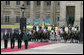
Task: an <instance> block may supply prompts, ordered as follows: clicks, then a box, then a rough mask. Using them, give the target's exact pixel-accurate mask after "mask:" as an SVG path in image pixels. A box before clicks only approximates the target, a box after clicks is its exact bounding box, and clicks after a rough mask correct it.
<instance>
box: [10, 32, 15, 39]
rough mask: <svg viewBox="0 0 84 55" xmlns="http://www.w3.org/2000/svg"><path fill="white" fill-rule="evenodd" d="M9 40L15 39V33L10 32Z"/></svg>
mask: <svg viewBox="0 0 84 55" xmlns="http://www.w3.org/2000/svg"><path fill="white" fill-rule="evenodd" d="M10 39H13V40H14V39H15V33H12V32H11V33H10Z"/></svg>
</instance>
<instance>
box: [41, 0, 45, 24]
mask: <svg viewBox="0 0 84 55" xmlns="http://www.w3.org/2000/svg"><path fill="white" fill-rule="evenodd" d="M44 8H45V1H41V6H40V22H41V23H40V24H42V22H43V19H45V15H44V14H45V12H44V11H45V10H44Z"/></svg>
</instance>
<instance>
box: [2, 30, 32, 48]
mask: <svg viewBox="0 0 84 55" xmlns="http://www.w3.org/2000/svg"><path fill="white" fill-rule="evenodd" d="M30 37H31V33H30V32H29V31H24V32H23V33H22V32H21V30H19V32H18V31H14V30H12V32H10V33H8V32H7V30H6V31H5V32H4V33H3V39H4V49H6V48H7V46H8V40H9V39H10V45H11V49H13V48H14V46H15V40H17V41H18V49H21V44H22V40H24V42H25V49H27V48H28V47H27V45H28V40H29V38H30Z"/></svg>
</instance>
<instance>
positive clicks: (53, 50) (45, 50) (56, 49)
mask: <svg viewBox="0 0 84 55" xmlns="http://www.w3.org/2000/svg"><path fill="white" fill-rule="evenodd" d="M30 43H35V42H29V44H30ZM22 45H24V42H22ZM3 46H4V45H3V40H2V41H1V48H4V47H3ZM15 46H17V41H16V42H15ZM8 47H10V42H9V43H8ZM1 54H83V44H81V43H68V42H67V43H61V42H56V43H55V44H50V45H44V46H40V47H36V48H31V49H27V50H22V51H14V52H1Z"/></svg>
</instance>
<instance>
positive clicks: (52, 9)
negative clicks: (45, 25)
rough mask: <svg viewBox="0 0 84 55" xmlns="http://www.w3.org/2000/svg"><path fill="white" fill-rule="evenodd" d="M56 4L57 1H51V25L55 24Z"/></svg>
mask: <svg viewBox="0 0 84 55" xmlns="http://www.w3.org/2000/svg"><path fill="white" fill-rule="evenodd" d="M54 2H55V1H51V8H50V9H51V10H50V11H51V13H50V17H51V18H50V20H51V22H50V24H54V14H55V10H54Z"/></svg>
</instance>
